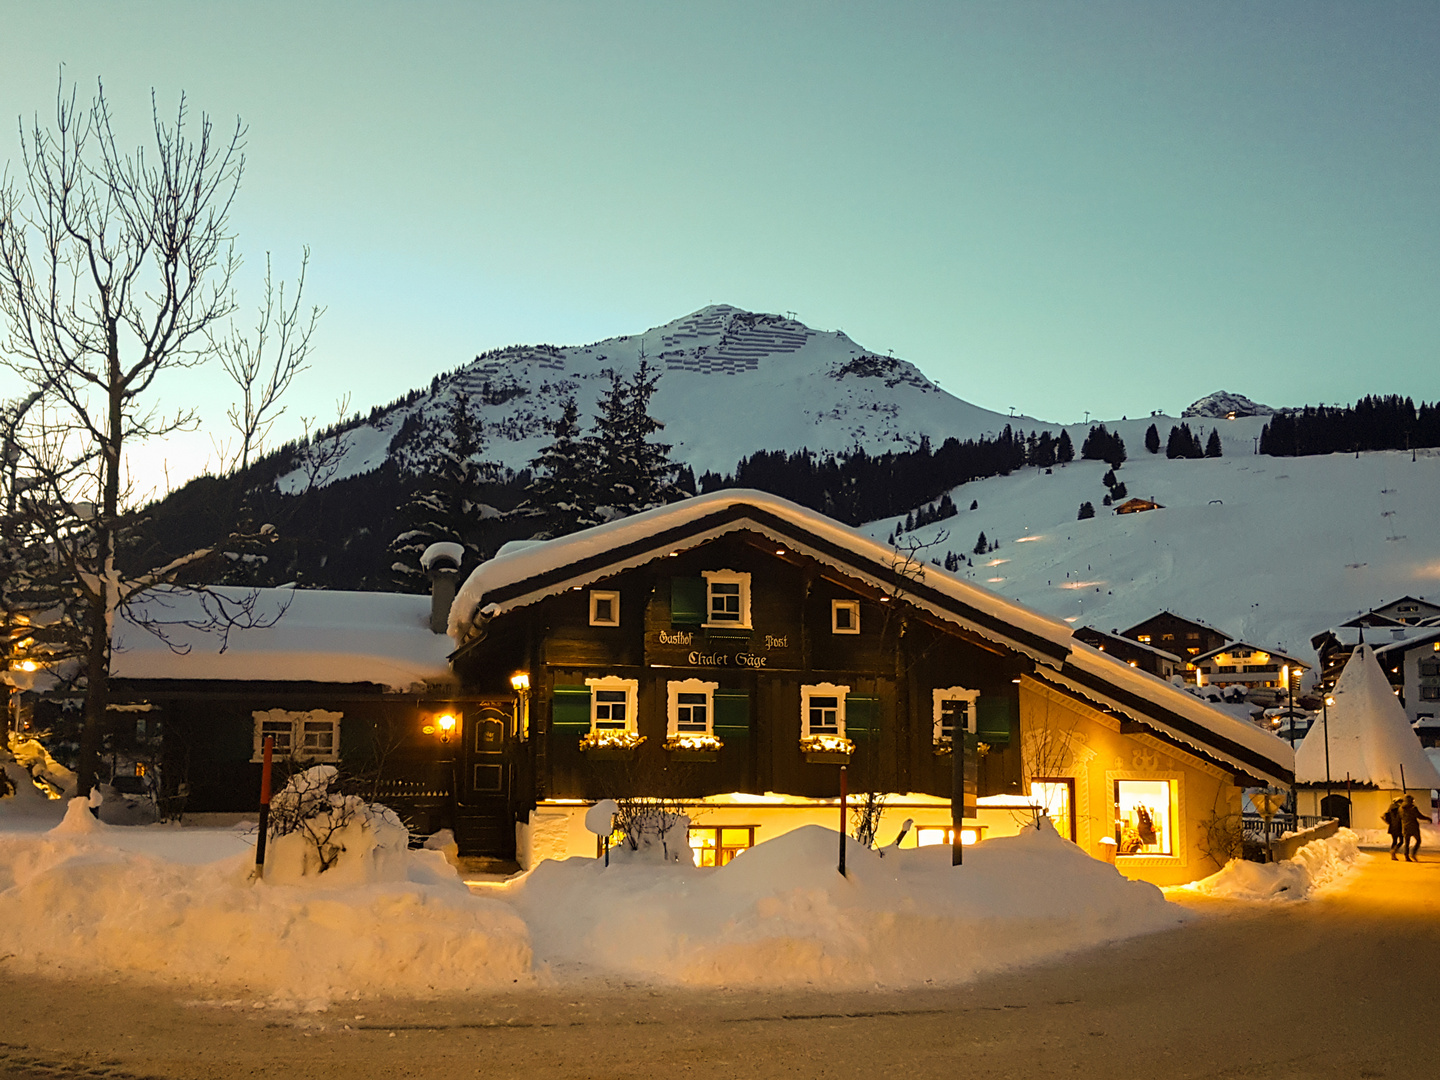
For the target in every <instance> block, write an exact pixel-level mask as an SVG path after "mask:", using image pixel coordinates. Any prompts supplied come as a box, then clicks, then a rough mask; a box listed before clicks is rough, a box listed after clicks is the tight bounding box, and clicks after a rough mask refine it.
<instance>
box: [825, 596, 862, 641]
mask: <svg viewBox="0 0 1440 1080" xmlns="http://www.w3.org/2000/svg"><path fill="white" fill-rule="evenodd" d="M830 632H831V633H832V634H858V633H860V601H859V600H831V601H830Z"/></svg>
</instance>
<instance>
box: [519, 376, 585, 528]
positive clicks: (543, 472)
mask: <svg viewBox="0 0 1440 1080" xmlns="http://www.w3.org/2000/svg"><path fill="white" fill-rule="evenodd" d="M548 427H549V429H550V435H551V440H552V441H551V442H550V445H548V446H546V447H545V448H544V449H543V450H541V451H540V453H539V454H537V455H536V456H535V458H534V460H532V461H531V462H530V468H531V471H532V472H533V473H534V478H533V479H532V480H531V481H530V486H529V487H528V488H527V489H526V503H527V509H529V510H530V511H531V512H533V513H535V514H537V515H538V516H539V517H540V519H541V521H542V522H543V527H544V529H545V531H546V532H548V533H549V534H550V535H551V536H564V535H565V534H566V533H571V532H574V531H575V530H576V529H577V528H579V522H580V519H581V517H582V516H585V515H587V514H589V513H590V512H591V509H592V508H593V507H594V506H595V488H596V473H597V463H596V462H595V460H594V458H593V456H592V454H591V445H590V444H589V443H588V442H587V441H586V440H585V439H582V438H581V437H580V410H579V408H578V407H577V406H576V404H575V399H574V398H573V397H572V398H570V399H568V400H567V401H566V402H565V404H564V406H563V407H562V408H561V410H560V415H559V416H558V417H556V418H555V420H554V421H552V422H551V423H550V424H549V425H548ZM592 523H593V522H592Z"/></svg>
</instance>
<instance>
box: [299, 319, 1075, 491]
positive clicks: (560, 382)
mask: <svg viewBox="0 0 1440 1080" xmlns="http://www.w3.org/2000/svg"><path fill="white" fill-rule="evenodd" d="M642 348H643V350H644V352H645V355H647V356H649V357H650V358H651V360H652V361H653V362H654V363H655V364H656V365H657V366H659V367H660V369H661V370H662V371H663V375H662V377H661V379H660V384H659V389H658V391H657V393H656V395H655V398H654V401H653V402H652V412H653V413H654V415H655V416H656V417H658V418H659V419H660V420H661V421H663V422H664V423H665V431H664V433H663V435H662V438H663V439H664V440H665V441H667V442H670V443H672V444H673V446H674V451H673V454H674V457H675V459H676V460H678V461H682V462H685V463H686V464H688V465H690V466H691V467H692V468H693V469H694V470H695V472H696V474H697V475H698V474H699V473H701V472H703V471H704V470H707V469H712V470H715V471H717V472H728V471H729V470H731V469H733V468H734V467H735V463H736V462H737V461H738V460H739V459H740V458H742V457H744V456H746V455H748V454H751V453H753V452H754V451H756V450H762V449H764V450H799V449H800V448H802V447H809V448H810V449H811V450H816V451H826V450H828V451H840V450H846V449H849V448H850V447H853V446H855V445H857V444H858V445H860V446H863V447H864V448H865V449H866V450H868V451H871V452H877V453H879V452H884V451H886V450H903V449H907V448H909V447H912V446H915V445H917V444H918V443H919V441H920V438H921V436H923V435H928V436H929V437H930V438H931V440H932V441H933V442H935V443H936V444H937V445H938V444H939V443H941V442H942V441H944V439H946V438H947V437H949V436H952V435H953V436H955V437H957V438H961V439H967V438H974V437H977V436H979V435H983V434H986V433H989V434H995V433H998V432H999V431H1000V430H1001V429H1002V428H1003V427H1004V426H1005V425H1006V424H1007V423H1010V424H1014V425H1016V426H1021V427H1024V428H1025V429H1026V430H1027V431H1028V430H1031V429H1033V428H1037V427H1045V426H1050V427H1052V428H1053V427H1054V425H1046V424H1044V423H1043V422H1042V421H1039V420H1035V419H1032V418H1030V417H1025V416H1017V417H1010V416H1006V415H1004V414H1001V413H996V412H991V411H989V410H987V409H982V408H980V407H979V406H976V405H971V404H970V403H969V402H967V401H962V400H960V399H959V398H957V397H955V396H954V395H952V394H949V393H947V392H945V391H944V390H941V389H940V388H939V387H938V386H936V385H935V384H934V383H933V382H931V381H930V380H929V379H927V378H926V377H925V376H924V375H923V374H921V373H920V371H919V369H918V368H916V367H915V366H914V365H913V364H910V363H907V362H906V361H904V360H898V359H895V358H893V357H889V356H877V355H875V354H874V353H871V352H869V351H867V350H866V349H865V348H863V347H862V346H860V345H858V344H856V343H855V342H854V341H851V340H850V339H849V338H848V337H846V336H845V334H844V333H842V332H841V331H839V330H833V331H819V330H813V329H811V328H810V327H808V326H805V325H804V324H803V323H799V322H796V321H795V320H794V319H790V318H786V317H784V316H780V315H760V314H755V313H753V312H748V311H741V310H740V309H739V308H734V307H730V306H728V305H725V304H719V305H712V306H710V307H705V308H701V309H700V310H699V311H696V312H694V313H693V314H690V315H687V316H685V317H684V318H681V319H676V320H675V321H673V322H669V323H666V324H665V325H664V326H657V327H654V328H653V329H650V330H647V331H645V332H644V333H642V334H635V335H629V336H626V337H618V338H610V339H608V340H605V341H597V342H595V343H594V344H592V345H579V346H572V347H568V348H557V347H555V346H552V345H534V346H530V345H515V346H511V347H509V348H504V349H499V350H496V351H494V352H491V353H487V354H485V355H484V356H481V357H478V358H476V360H475V361H473V362H472V363H470V364H467V365H466V366H464V367H462V368H460V369H459V370H458V371H456V372H454V373H452V374H450V375H447V376H442V377H441V378H440V379H438V380H437V382H436V385H435V387H434V388H433V389H432V390H430V391H429V392H427V393H426V394H424V395H422V396H421V397H420V398H419V399H418V400H416V401H414V402H412V403H410V404H408V405H399V406H396V407H394V408H392V409H390V410H389V411H387V412H385V413H383V414H382V415H381V416H379V417H377V418H376V419H375V420H374V421H372V422H369V423H365V424H361V425H360V426H358V427H356V428H354V429H352V430H351V431H349V432H348V433H347V434H346V435H345V436H344V437H345V440H346V453H345V458H344V461H343V463H342V466H341V468H340V470H339V472H338V474H337V475H336V477H335V478H336V479H340V478H344V477H347V476H355V475H358V474H360V473H363V472H368V471H369V470H371V469H374V468H377V467H378V466H379V465H381V464H382V463H383V462H384V461H385V459H386V457H387V455H391V454H393V455H395V456H396V457H397V458H398V459H399V460H400V461H401V462H402V463H404V462H405V461H406V460H407V458H409V457H410V456H411V455H412V454H413V453H414V450H415V448H417V447H420V446H423V445H425V444H427V443H428V442H430V441H431V437H432V433H433V432H434V431H435V430H436V428H437V427H438V426H439V425H440V424H441V423H443V422H444V419H445V417H446V416H447V415H448V414H449V411H450V408H451V404H452V402H453V400H454V396H455V395H456V394H460V393H463V394H465V395H466V397H467V399H468V401H469V404H470V407H471V408H472V410H473V411H474V412H475V413H476V415H478V416H480V417H482V418H483V420H484V425H485V434H486V436H487V437H488V439H489V448H488V454H489V456H490V458H492V459H493V460H496V461H500V462H502V463H503V464H505V465H507V466H509V467H511V468H515V469H519V468H522V467H524V466H525V465H526V464H527V463H528V462H529V461H530V460H531V459H532V458H533V457H534V456H535V454H536V452H537V451H538V450H539V449H540V448H541V447H542V446H544V445H545V444H546V443H547V442H548V441H549V436H548V432H547V430H546V422H547V421H549V420H552V419H554V418H555V417H556V416H558V415H559V412H560V408H561V406H562V405H563V404H564V401H565V399H566V398H568V397H570V396H572V395H573V396H574V397H575V399H576V401H577V402H578V404H579V406H580V412H581V416H582V417H583V418H584V423H585V424H587V425H588V424H589V421H590V417H591V416H592V415H593V414H594V411H595V405H596V400H597V398H598V397H599V395H600V394H601V392H602V391H603V390H605V389H606V387H607V386H608V385H609V375H608V373H609V371H611V370H615V371H619V372H621V373H622V374H625V375H628V374H629V373H631V372H633V371H634V370H635V367H636V365H637V364H638V363H639V358H640V353H641V350H642ZM397 436H399V438H397ZM392 444H393V445H392ZM283 486H285V485H284V483H283V482H282V487H283Z"/></svg>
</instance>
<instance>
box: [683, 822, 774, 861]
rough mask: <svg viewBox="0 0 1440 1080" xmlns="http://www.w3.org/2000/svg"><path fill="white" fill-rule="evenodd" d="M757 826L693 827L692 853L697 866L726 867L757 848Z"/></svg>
mask: <svg viewBox="0 0 1440 1080" xmlns="http://www.w3.org/2000/svg"><path fill="white" fill-rule="evenodd" d="M758 827H759V826H756V825H691V826H690V853H691V855H692V856H693V857H694V859H695V865H696V866H724V865H725V864H726V863H728V862H729V861H730V860H731V859H733V858H735V856H736V855H739V854H740V853H741V852H742V851H748V850H749V849H750V848H752V847H754V846H755V830H756V829H757V828H758Z"/></svg>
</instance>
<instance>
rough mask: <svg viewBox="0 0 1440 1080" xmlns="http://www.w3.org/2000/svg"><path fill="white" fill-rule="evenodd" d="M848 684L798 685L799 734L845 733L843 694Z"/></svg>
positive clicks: (803, 736) (841, 735)
mask: <svg viewBox="0 0 1440 1080" xmlns="http://www.w3.org/2000/svg"><path fill="white" fill-rule="evenodd" d="M849 692H850V688H849V687H848V686H836V685H835V684H834V683H816V684H815V685H813V686H802V687H800V736H801V738H809V737H810V736H812V735H836V736H839V737H841V738H843V737H844V735H845V695H846V694H848V693H849Z"/></svg>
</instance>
